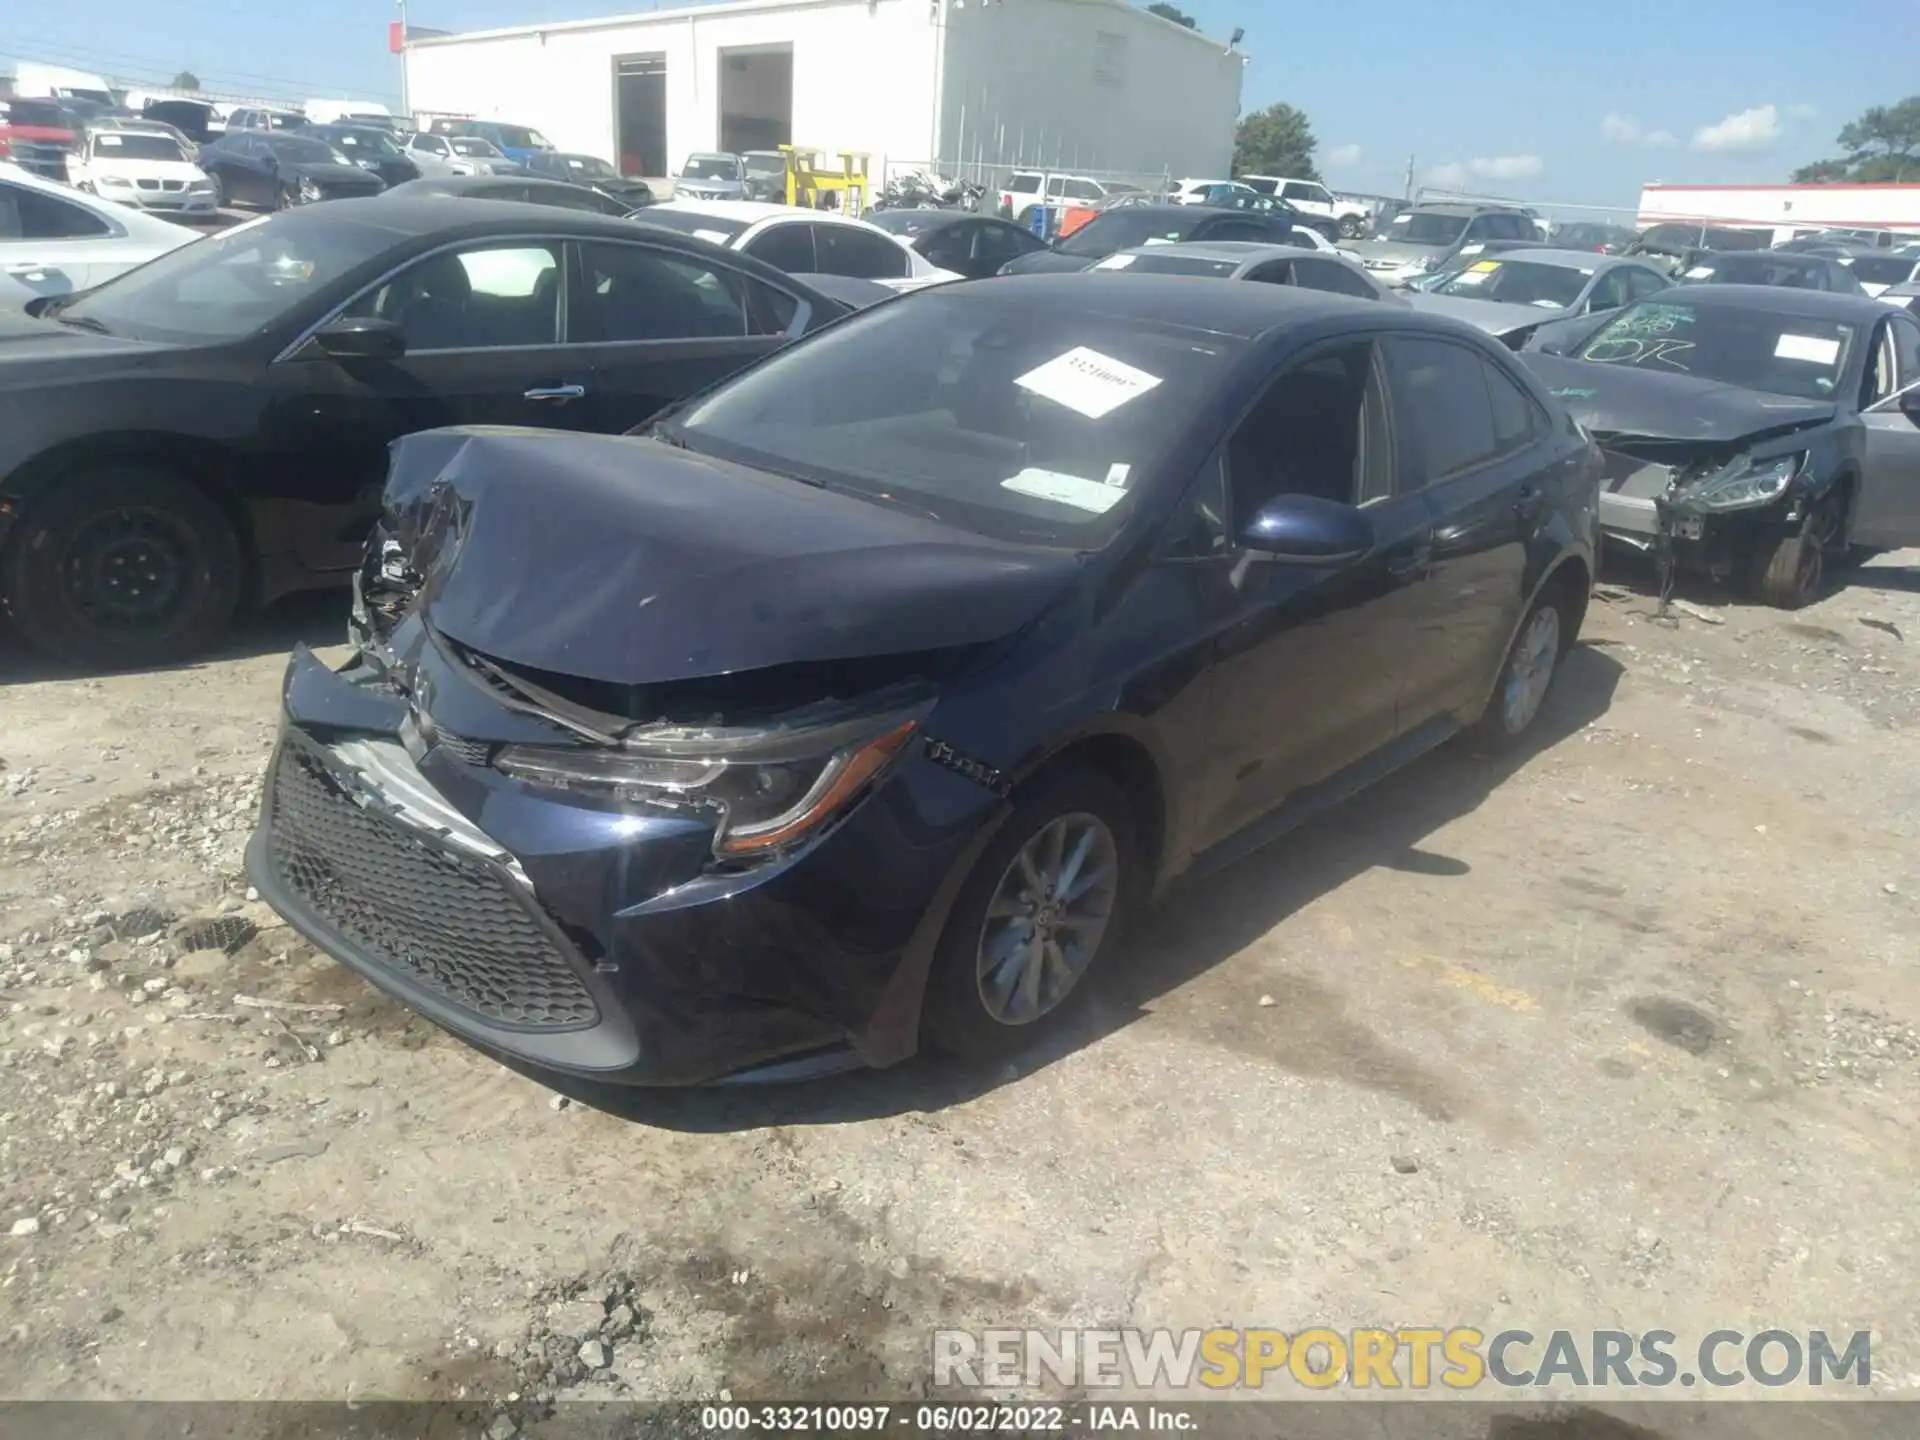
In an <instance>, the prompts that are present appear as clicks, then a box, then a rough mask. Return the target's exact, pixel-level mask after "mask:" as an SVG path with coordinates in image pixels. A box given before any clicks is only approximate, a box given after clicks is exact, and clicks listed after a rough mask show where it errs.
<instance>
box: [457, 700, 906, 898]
mask: <svg viewBox="0 0 1920 1440" xmlns="http://www.w3.org/2000/svg"><path fill="white" fill-rule="evenodd" d="M930 709H932V700H931V699H926V700H923V701H921V702H920V703H917V704H913V705H903V706H900V707H898V708H894V709H891V710H889V711H887V712H885V713H883V714H864V715H861V716H858V717H854V718H844V717H841V718H835V719H830V720H827V721H825V722H824V723H820V724H815V725H805V726H780V727H768V728H759V727H754V728H739V729H700V728H694V727H685V728H681V727H672V728H668V727H660V728H655V729H651V730H649V731H648V732H646V733H643V734H639V735H635V736H629V737H628V738H627V739H626V740H625V741H624V742H623V743H622V744H620V745H619V746H618V747H617V748H611V749H604V750H587V749H573V748H566V749H562V748H558V747H554V746H544V745H508V746H505V747H503V748H502V749H501V750H500V752H499V753H498V754H497V755H495V756H494V759H493V765H494V768H495V769H497V770H499V771H501V772H502V773H503V774H506V775H509V776H512V777H513V778H514V779H516V780H522V781H526V782H527V783H529V784H534V785H543V786H547V787H549V788H551V789H554V790H563V791H568V792H571V793H578V794H581V795H586V796H594V797H598V798H601V799H607V800H613V801H615V802H617V803H620V804H623V805H635V806H640V807H643V808H646V809H652V810H661V811H666V812H670V813H679V814H687V813H694V814H705V815H707V816H710V817H712V818H713V819H714V820H715V821H717V824H716V826H715V829H714V837H713V852H714V854H715V855H716V856H718V857H719V858H721V859H723V860H743V859H755V858H759V857H763V856H767V855H772V854H777V853H779V852H780V851H782V850H785V849H787V848H789V847H791V846H793V845H796V844H799V843H800V842H802V841H804V840H806V839H808V838H809V837H811V836H813V835H815V834H817V833H819V831H820V830H821V828H822V827H823V826H825V825H827V824H828V823H829V822H830V821H832V820H833V819H834V818H836V817H837V816H839V815H841V814H844V813H845V812H846V811H847V809H848V808H849V807H851V806H852V804H853V803H854V802H855V801H856V800H858V799H859V798H860V797H861V796H862V795H864V794H866V793H867V791H868V790H869V789H870V788H871V787H872V786H873V784H874V782H875V781H876V780H877V779H878V778H879V777H880V776H882V775H883V774H884V773H885V772H886V771H887V770H889V769H890V768H891V767H892V766H893V764H894V762H895V761H896V760H898V759H899V758H900V756H901V755H902V754H903V753H904V752H905V750H906V746H907V742H908V741H909V740H911V739H912V738H913V735H914V732H915V731H916V730H918V729H919V727H920V722H921V720H923V719H924V718H925V717H926V714H927V712H928V711H929V710H930Z"/></svg>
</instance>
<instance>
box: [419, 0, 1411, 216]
mask: <svg viewBox="0 0 1920 1440" xmlns="http://www.w3.org/2000/svg"><path fill="white" fill-rule="evenodd" d="M406 3H407V0H400V4H401V5H402V6H403V7H404V6H405V5H406ZM1413 161H1414V157H1413V156H1411V155H1409V156H1407V194H1406V200H1407V203H1408V204H1409V205H1411V204H1412V203H1413Z"/></svg>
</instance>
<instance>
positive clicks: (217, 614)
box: [0, 463, 241, 669]
mask: <svg viewBox="0 0 1920 1440" xmlns="http://www.w3.org/2000/svg"><path fill="white" fill-rule="evenodd" d="M240 575H241V556H240V542H239V539H238V537H237V536H236V535H235V534H234V530H233V526H232V525H231V524H230V523H229V522H228V520H227V517H226V515H225V513H224V512H222V510H221V509H220V507H219V506H218V505H216V504H215V503H214V502H213V500H211V499H210V498H209V497H208V496H207V494H206V492H205V491H203V490H201V489H200V488H199V487H198V486H196V485H194V484H192V483H191V482H190V481H187V480H185V479H183V478H181V477H180V476H178V475H176V474H173V473H172V472H170V471H167V470H161V469H157V468H154V467H151V466H147V465H140V464H131V463H130V464H107V465H101V466H98V467H96V468H94V469H90V470H85V471H82V472H79V473H77V474H73V475H69V476H67V477H65V478H63V479H61V480H58V481H56V482H55V483H54V485H53V487H52V489H51V490H50V491H49V492H48V494H47V496H46V498H45V499H44V500H42V501H41V502H40V503H38V504H36V505H34V506H32V507H31V508H29V509H28V510H27V512H26V513H25V514H24V515H23V516H22V517H21V519H20V521H19V523H18V524H17V525H16V526H15V527H14V531H13V534H12V536H11V537H10V538H9V540H8V542H7V546H6V548H5V550H4V551H0V604H3V605H4V606H5V608H6V611H7V613H8V615H9V616H10V617H11V618H12V620H13V623H14V624H15V625H16V626H17V627H18V628H19V630H20V633H21V635H22V636H23V637H25V639H26V640H27V642H28V643H29V644H31V645H33V646H35V647H36V648H37V649H40V650H44V651H45V652H47V653H48V654H50V655H53V656H56V657H58V658H59V659H62V660H66V661H69V662H72V663H74V664H77V665H83V666H87V667H89V668H96V669H123V668H127V667H131V666H141V665H159V664H166V663H169V662H171V661H175V660H181V659H185V658H187V657H189V656H191V655H195V654H198V653H199V652H200V651H202V650H204V649H206V647H207V646H208V645H210V644H211V643H212V642H213V641H214V640H215V639H217V638H218V637H219V636H220V634H221V633H222V632H223V631H225V629H226V628H227V625H228V624H229V623H230V622H231V620H232V618H233V614H234V611H235V610H236V609H237V608H238V606H239V602H240V589H241V581H240Z"/></svg>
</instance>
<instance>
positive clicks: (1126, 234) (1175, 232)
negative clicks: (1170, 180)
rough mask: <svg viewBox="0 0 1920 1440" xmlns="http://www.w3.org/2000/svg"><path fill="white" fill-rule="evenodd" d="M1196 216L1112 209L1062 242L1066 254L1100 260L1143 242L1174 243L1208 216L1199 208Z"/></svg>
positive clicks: (1151, 243)
mask: <svg viewBox="0 0 1920 1440" xmlns="http://www.w3.org/2000/svg"><path fill="white" fill-rule="evenodd" d="M1191 208H1193V209H1195V210H1196V211H1197V213H1195V214H1192V215H1169V214H1167V213H1165V212H1164V211H1158V212H1156V211H1152V210H1108V211H1105V212H1103V213H1101V214H1100V215H1098V216H1096V217H1094V218H1093V219H1092V220H1089V221H1088V222H1087V223H1086V224H1084V225H1082V226H1081V227H1080V228H1079V229H1078V230H1076V231H1074V232H1073V234H1071V235H1069V236H1068V237H1067V238H1066V239H1064V240H1062V241H1061V242H1060V253H1061V254H1062V255H1084V256H1086V257H1087V258H1088V259H1089V260H1099V259H1102V258H1103V257H1105V256H1108V255H1111V254H1113V252H1114V251H1116V250H1132V249H1134V248H1136V247H1138V246H1141V245H1170V244H1172V243H1173V242H1175V241H1176V240H1184V239H1186V238H1187V232H1188V231H1189V230H1191V229H1193V227H1194V226H1195V225H1198V224H1199V223H1200V222H1201V221H1202V220H1203V219H1205V218H1206V212H1205V211H1204V210H1200V209H1199V207H1197V206H1195V207H1191Z"/></svg>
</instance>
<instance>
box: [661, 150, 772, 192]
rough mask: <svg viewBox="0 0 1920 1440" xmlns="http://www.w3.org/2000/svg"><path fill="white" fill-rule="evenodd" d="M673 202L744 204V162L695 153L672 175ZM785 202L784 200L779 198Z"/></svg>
mask: <svg viewBox="0 0 1920 1440" xmlns="http://www.w3.org/2000/svg"><path fill="white" fill-rule="evenodd" d="M672 178H673V194H674V198H675V199H684V200H744V199H746V198H747V167H746V162H745V161H743V160H741V158H740V157H739V156H738V155H725V154H721V153H720V152H718V151H713V150H696V151H694V152H693V154H691V155H689V156H688V157H687V163H686V164H685V165H683V166H681V167H680V169H679V170H678V171H677V172H676V173H675V174H674V175H673V177H672ZM781 198H782V199H783V200H784V199H785V198H786V197H785V196H784V195H782V196H781Z"/></svg>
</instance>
